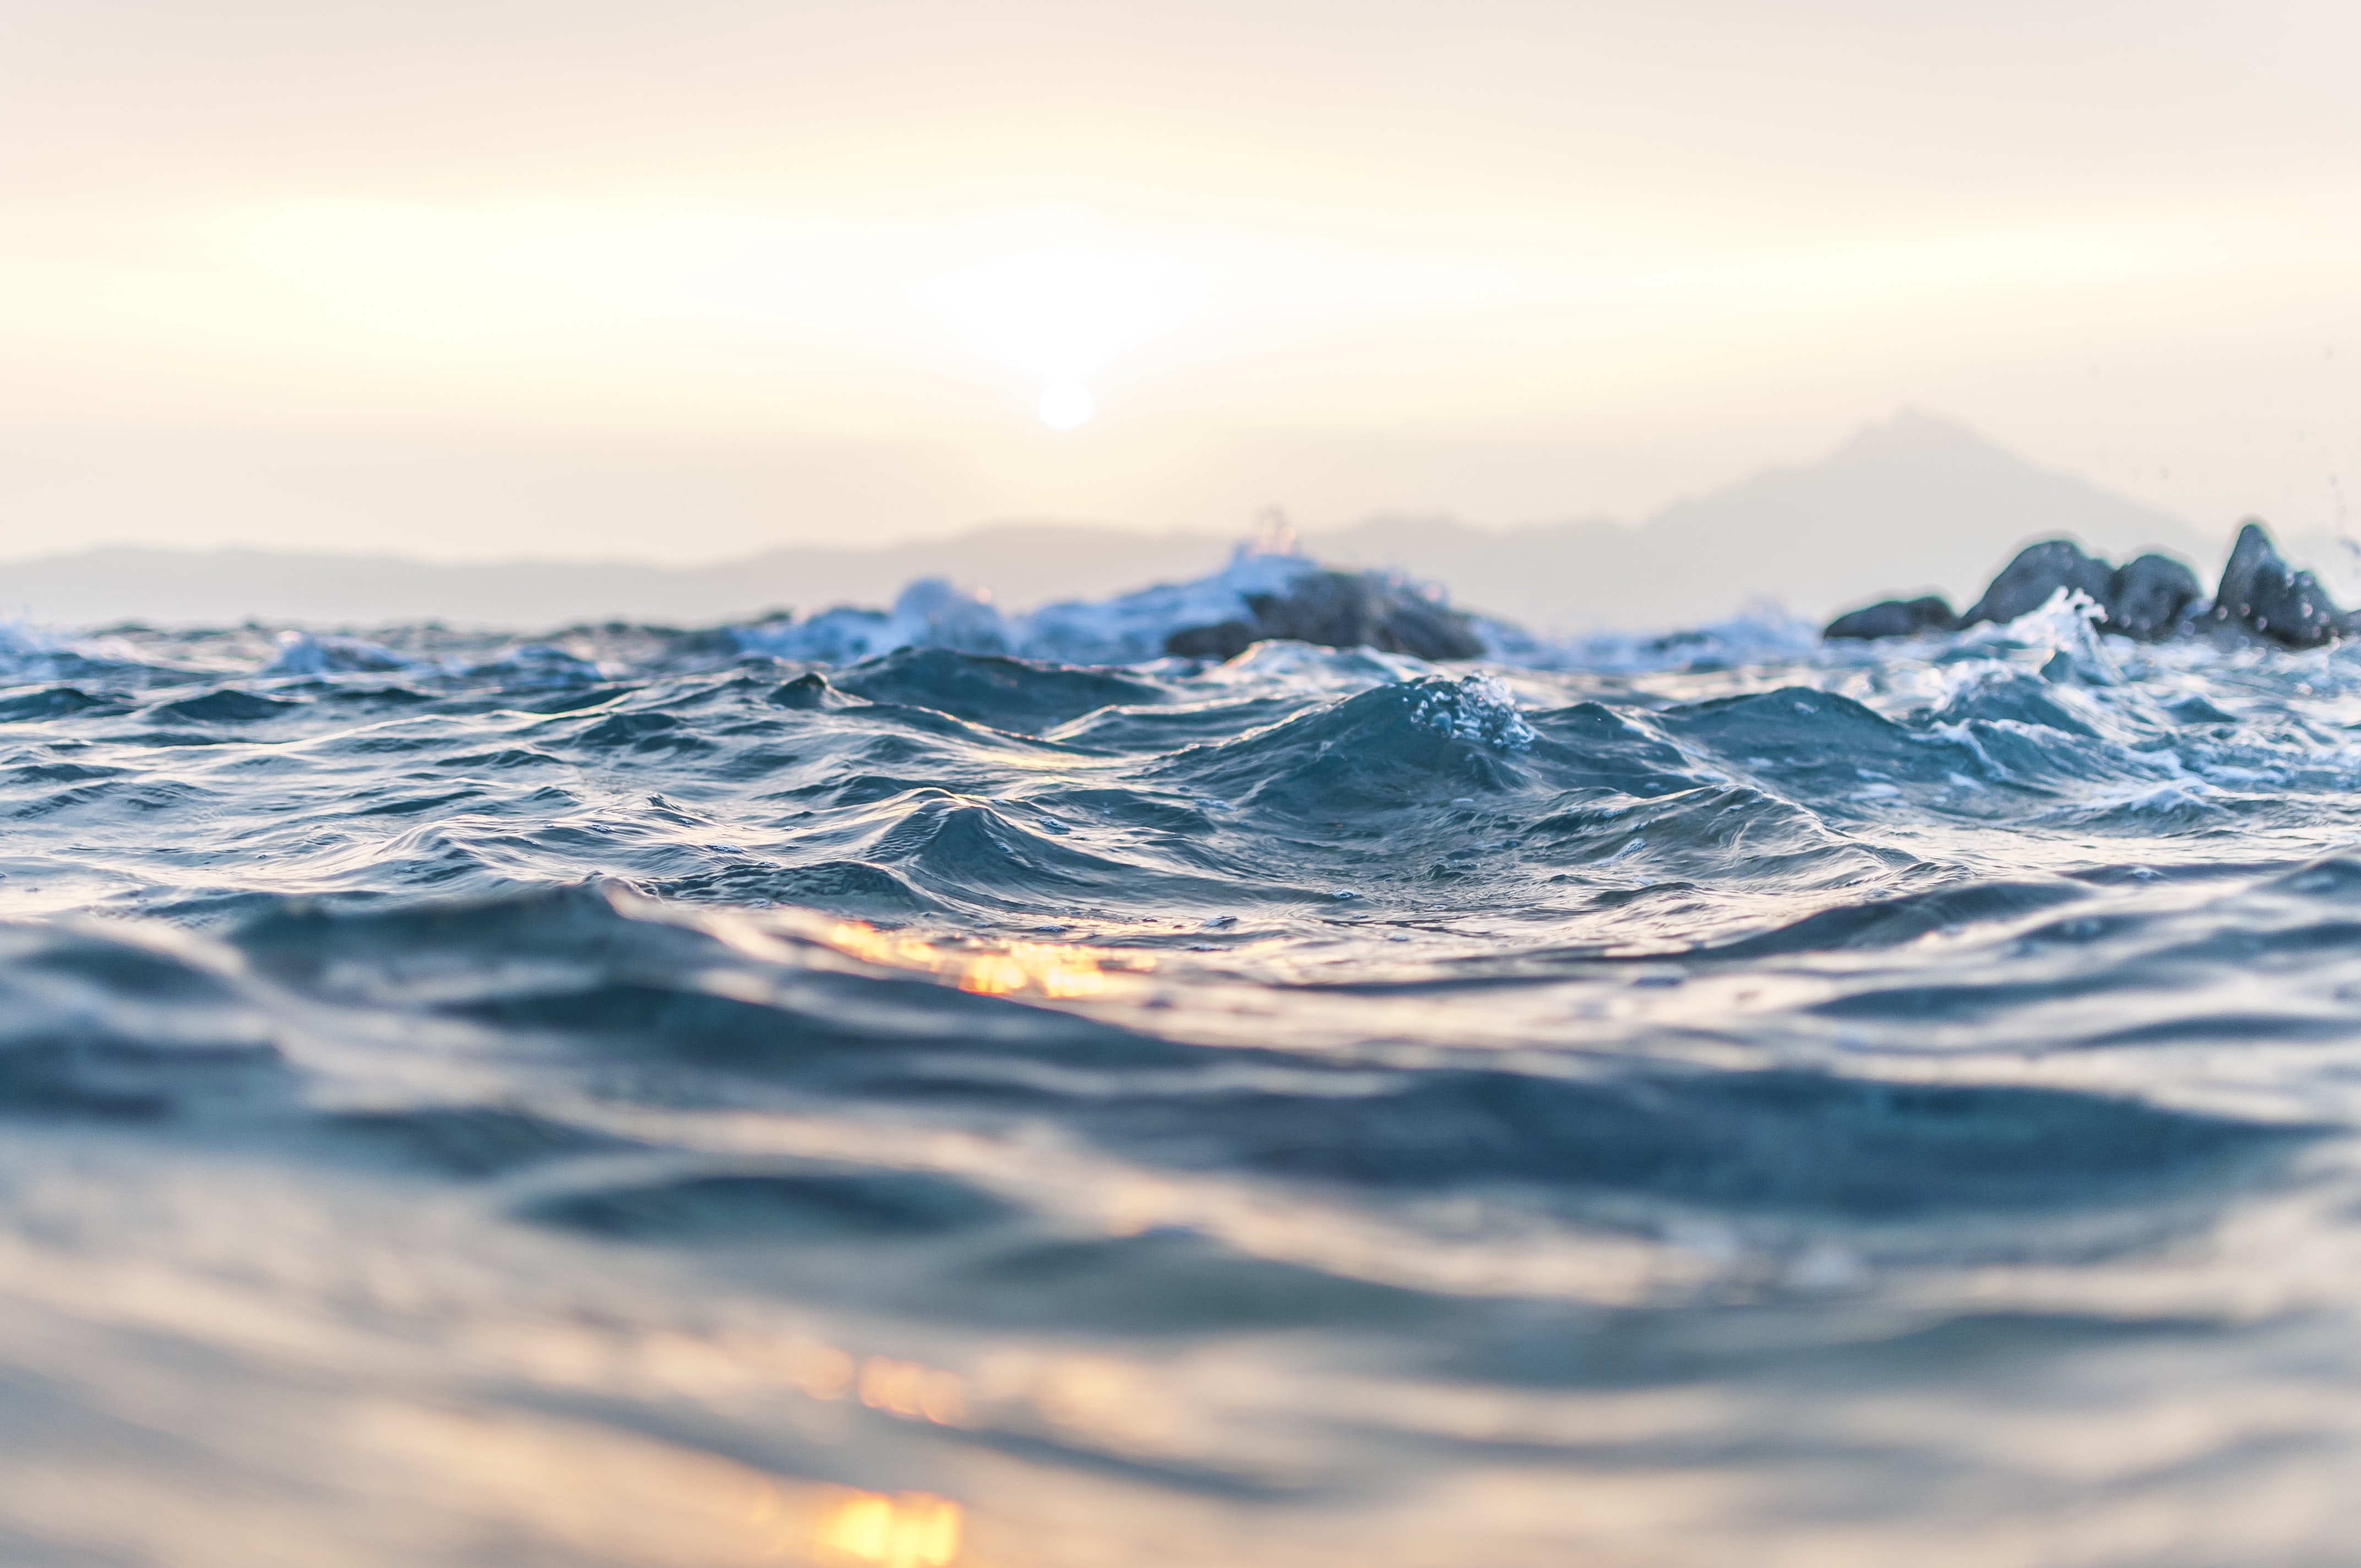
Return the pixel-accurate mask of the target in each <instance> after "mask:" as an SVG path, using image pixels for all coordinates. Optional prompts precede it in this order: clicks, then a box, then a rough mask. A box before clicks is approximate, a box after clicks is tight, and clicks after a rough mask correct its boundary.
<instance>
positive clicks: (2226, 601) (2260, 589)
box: [2212, 521, 2345, 648]
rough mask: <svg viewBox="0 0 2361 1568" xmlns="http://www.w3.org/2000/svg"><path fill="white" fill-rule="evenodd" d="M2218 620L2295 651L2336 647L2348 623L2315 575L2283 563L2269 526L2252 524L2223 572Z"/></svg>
mask: <svg viewBox="0 0 2361 1568" xmlns="http://www.w3.org/2000/svg"><path fill="white" fill-rule="evenodd" d="M2212 619H2213V620H2216V621H2220V622H2223V623H2225V624H2230V625H2236V626H2244V627H2246V629H2247V630H2250V631H2257V632H2260V633H2261V634H2262V635H2263V636H2265V637H2268V638H2269V639H2270V640H2271V641H2274V642H2281V643H2285V644H2286V645H2287V646H2288V647H2290V648H2317V647H2318V646H2320V645H2321V644H2322V643H2323V642H2333V641H2335V640H2336V638H2337V635H2338V634H2339V633H2340V632H2342V631H2343V630H2344V629H2345V618H2344V617H2343V616H2342V615H2341V614H2340V613H2338V611H2337V609H2336V605H2335V603H2334V601H2333V600H2331V599H2330V598H2329V597H2328V593H2327V590H2325V589H2324V588H2323V587H2321V586H2320V584H2319V583H2318V582H2317V581H2316V580H2314V579H2313V577H2312V574H2311V573H2310V572H2299V571H2297V570H2296V569H2295V568H2294V567H2292V566H2290V565H2288V564H2287V563H2286V562H2285V561H2283V560H2281V559H2280V558H2279V552H2278V551H2277V550H2276V549H2274V548H2272V546H2271V536H2270V535H2269V534H2268V533H2266V532H2264V531H2263V525H2262V524H2261V523H2259V522H2251V521H2250V522H2248V523H2247V524H2246V526H2245V527H2244V528H2241V529H2240V530H2238V543H2236V544H2235V545H2234V546H2232V547H2231V550H2230V564H2229V565H2226V566H2224V567H2223V568H2222V586H2221V587H2219V588H2216V589H2215V590H2214V592H2213V611H2212Z"/></svg>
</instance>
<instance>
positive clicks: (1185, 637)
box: [1164, 572, 1484, 659]
mask: <svg viewBox="0 0 2361 1568" xmlns="http://www.w3.org/2000/svg"><path fill="white" fill-rule="evenodd" d="M1246 608H1247V609H1249V610H1250V611H1252V612H1253V615H1254V620H1253V622H1252V623H1251V624H1248V623H1247V622H1246V621H1240V620H1224V621H1220V622H1217V623H1216V624H1214V625H1212V626H1191V627H1184V628H1182V629H1181V630H1178V631H1175V632H1173V633H1172V634H1171V635H1170V637H1168V638H1166V639H1165V641H1164V651H1165V652H1167V653H1171V654H1176V655H1179V656H1180V657H1184V658H1199V659H1207V658H1221V659H1227V658H1233V657H1235V655H1237V654H1238V653H1241V652H1245V651H1246V648H1247V647H1249V646H1251V645H1252V644H1253V643H1255V642H1258V641H1262V640H1263V639H1265V638H1273V637H1283V638H1291V639H1293V640H1294V641H1299V642H1316V643H1318V644H1320V645H1321V646H1322V647H1325V648H1375V649H1377V650H1378V651H1379V652H1386V653H1408V654H1411V655H1412V656H1413V657H1416V658H1421V659H1474V658H1479V657H1481V656H1482V654H1483V652H1484V642H1483V640H1482V639H1481V638H1479V637H1477V635H1476V631H1475V629H1474V628H1473V627H1472V626H1470V625H1469V624H1468V620H1467V618H1466V616H1465V615H1462V614H1461V613H1460V612H1458V611H1457V610H1455V609H1445V608H1444V607H1443V606H1442V605H1439V604H1435V603H1433V602H1432V601H1430V600H1428V599H1424V598H1419V597H1418V596H1417V595H1416V594H1413V593H1410V592H1407V591H1405V590H1404V589H1403V588H1402V587H1400V585H1399V584H1397V583H1395V582H1392V581H1391V580H1389V579H1388V578H1386V577H1384V576H1380V575H1378V574H1377V573H1375V572H1360V573H1354V572H1310V573H1306V574H1305V575H1304V576H1301V577H1298V578H1297V579H1296V580H1295V581H1294V582H1293V583H1292V584H1290V586H1289V587H1288V590H1287V592H1285V593H1283V594H1248V595H1247V596H1246Z"/></svg>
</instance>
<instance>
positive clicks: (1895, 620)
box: [1820, 594, 1960, 640]
mask: <svg viewBox="0 0 2361 1568" xmlns="http://www.w3.org/2000/svg"><path fill="white" fill-rule="evenodd" d="M1959 625H1960V618H1959V617H1958V616H1956V615H1954V614H1952V613H1951V607H1950V604H1949V601H1947V600H1944V599H1941V598H1937V597H1936V596H1935V595H1933V594H1928V595H1927V597H1926V598H1915V599H1886V600H1884V601H1883V603H1880V604H1873V605H1871V606H1869V607H1868V608H1866V609H1856V610H1849V611H1847V612H1846V613H1845V614H1843V615H1840V616H1839V617H1837V618H1836V619H1835V620H1831V621H1829V622H1828V630H1826V631H1823V632H1821V633H1820V635H1821V636H1822V637H1823V638H1831V639H1833V638H1839V637H1858V638H1861V639H1864V640H1865V639H1868V638H1872V637H1916V635H1918V633H1920V632H1922V631H1955V630H1958V629H1959Z"/></svg>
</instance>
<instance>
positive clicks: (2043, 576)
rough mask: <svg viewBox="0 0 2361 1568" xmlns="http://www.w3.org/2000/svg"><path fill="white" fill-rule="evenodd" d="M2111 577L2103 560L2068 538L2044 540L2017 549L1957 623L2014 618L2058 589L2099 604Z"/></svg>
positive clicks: (2105, 600)
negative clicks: (2078, 592) (2081, 548)
mask: <svg viewBox="0 0 2361 1568" xmlns="http://www.w3.org/2000/svg"><path fill="white" fill-rule="evenodd" d="M2113 577H2114V572H2113V571H2112V570H2111V569H2110V568H2109V567H2108V565H2107V564H2106V563H2105V562H2104V561H2097V560H2093V559H2092V558H2091V557H2090V556H2088V555H2085V554H2082V552H2081V550H2080V549H2078V548H2077V547H2076V546H2075V545H2074V543H2072V542H2071V541H2070V540H2065V539H2045V540H2043V541H2042V542H2041V543H2038V544H2028V545H2026V547H2025V548H2024V549H2022V550H2020V551H2018V552H2017V554H2016V559H2015V560H2014V561H2011V562H2010V563H2009V564H2008V565H2005V566H2003V567H2002V568H2001V571H2000V576H1997V577H1994V578H1993V580H1992V586H1991V587H1988V588H1986V589H1984V597H1983V598H1980V599H1978V600H1977V601H1976V602H1975V603H1974V604H1973V605H1971V606H1970V607H1969V609H1968V613H1967V614H1965V615H1964V616H1961V617H1960V624H1961V625H1963V626H1973V625H1975V624H1976V623H1977V622H1978V621H1983V620H1989V621H1991V622H1993V624H1994V625H2000V624H2003V623H2004V622H2007V621H2011V620H2015V619H2016V618H2017V617H2018V616H2020V615H2024V614H2026V612H2027V611H2030V610H2037V609H2040V608H2041V607H2042V606H2043V605H2045V604H2048V602H2049V598H2050V596H2051V595H2052V594H2055V593H2056V592H2057V591H2058V590H2059V588H2073V589H2079V590H2080V591H2081V592H2083V593H2086V594H2088V595H2090V596H2091V602H2092V604H2100V605H2103V604H2104V603H2106V602H2107V590H2108V587H2109V584H2110V582H2111V580H2112V579H2113Z"/></svg>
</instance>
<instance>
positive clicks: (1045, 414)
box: [1041, 381, 1099, 430]
mask: <svg viewBox="0 0 2361 1568" xmlns="http://www.w3.org/2000/svg"><path fill="white" fill-rule="evenodd" d="M1098 407H1099V404H1098V400H1097V399H1096V398H1093V397H1092V396H1091V389H1089V388H1088V387H1085V386H1083V385H1082V383H1081V382H1080V381H1052V382H1050V383H1049V386H1047V387H1046V388H1044V389H1042V391H1041V422H1042V423H1043V424H1046V425H1048V426H1049V428H1050V429H1051V430H1072V429H1074V428H1076V427H1077V426H1080V425H1084V424H1088V423H1089V422H1090V420H1091V415H1093V414H1094V413H1096V412H1097V411H1098Z"/></svg>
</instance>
